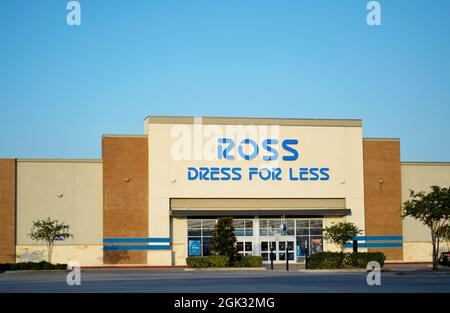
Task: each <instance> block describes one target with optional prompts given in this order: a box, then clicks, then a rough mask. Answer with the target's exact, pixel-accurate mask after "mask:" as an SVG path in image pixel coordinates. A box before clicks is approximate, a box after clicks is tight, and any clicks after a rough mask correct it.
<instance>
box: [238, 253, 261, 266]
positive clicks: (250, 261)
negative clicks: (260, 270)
mask: <svg viewBox="0 0 450 313" xmlns="http://www.w3.org/2000/svg"><path fill="white" fill-rule="evenodd" d="M234 266H235V267H261V266H263V261H262V257H260V256H254V255H243V256H242V257H241V258H240V259H239V260H237V261H235V262H234Z"/></svg>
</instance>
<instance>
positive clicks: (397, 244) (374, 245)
mask: <svg viewBox="0 0 450 313" xmlns="http://www.w3.org/2000/svg"><path fill="white" fill-rule="evenodd" d="M345 247H346V248H352V247H353V245H352V244H346V245H345ZM401 247H403V243H401V242H373V243H358V248H401Z"/></svg>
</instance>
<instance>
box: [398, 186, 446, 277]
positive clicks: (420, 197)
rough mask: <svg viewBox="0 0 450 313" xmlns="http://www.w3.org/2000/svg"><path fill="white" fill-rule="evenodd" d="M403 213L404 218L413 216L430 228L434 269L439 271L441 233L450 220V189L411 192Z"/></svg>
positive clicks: (433, 188) (439, 188)
mask: <svg viewBox="0 0 450 313" xmlns="http://www.w3.org/2000/svg"><path fill="white" fill-rule="evenodd" d="M402 213H403V214H402V215H403V217H406V216H411V217H413V218H415V219H417V220H419V221H421V222H422V223H424V224H425V225H426V226H428V228H430V232H431V243H432V244H433V269H434V270H437V268H438V257H439V255H438V254H439V241H440V238H441V234H440V232H442V229H443V226H444V225H445V224H447V223H448V222H449V219H450V188H444V187H442V188H441V187H439V186H431V191H430V192H424V191H421V192H414V191H413V190H411V191H410V195H409V200H407V201H405V202H404V203H403V212H402Z"/></svg>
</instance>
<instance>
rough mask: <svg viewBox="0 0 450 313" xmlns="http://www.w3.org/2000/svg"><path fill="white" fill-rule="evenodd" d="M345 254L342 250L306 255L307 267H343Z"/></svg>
mask: <svg viewBox="0 0 450 313" xmlns="http://www.w3.org/2000/svg"><path fill="white" fill-rule="evenodd" d="M344 265H345V254H344V253H343V252H319V253H315V254H313V255H311V256H310V257H308V269H334V268H343V267H344Z"/></svg>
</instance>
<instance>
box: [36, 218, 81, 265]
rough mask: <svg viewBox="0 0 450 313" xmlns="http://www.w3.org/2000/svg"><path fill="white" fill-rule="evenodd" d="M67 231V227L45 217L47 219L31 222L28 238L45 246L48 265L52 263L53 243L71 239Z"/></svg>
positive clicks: (68, 227)
mask: <svg viewBox="0 0 450 313" xmlns="http://www.w3.org/2000/svg"><path fill="white" fill-rule="evenodd" d="M69 229H70V226H69V225H66V224H64V223H60V222H59V221H58V220H52V219H50V217H47V219H43V220H37V221H33V227H32V228H31V234H30V237H31V239H33V240H36V241H42V242H44V243H45V244H46V245H47V260H48V262H49V263H52V252H53V246H54V245H55V241H56V240H57V239H67V238H70V237H73V235H72V234H70V233H69Z"/></svg>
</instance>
